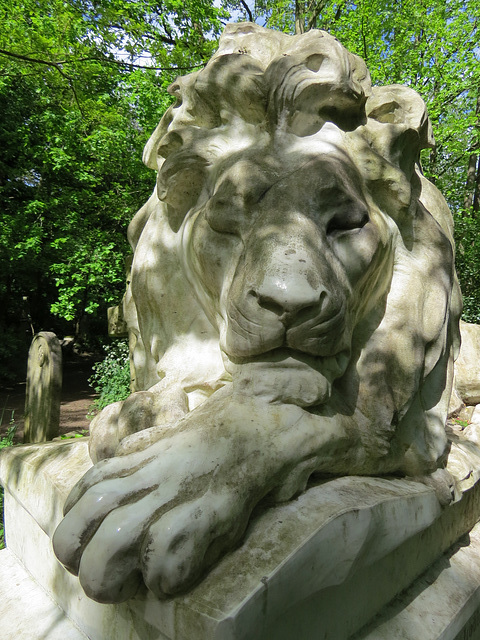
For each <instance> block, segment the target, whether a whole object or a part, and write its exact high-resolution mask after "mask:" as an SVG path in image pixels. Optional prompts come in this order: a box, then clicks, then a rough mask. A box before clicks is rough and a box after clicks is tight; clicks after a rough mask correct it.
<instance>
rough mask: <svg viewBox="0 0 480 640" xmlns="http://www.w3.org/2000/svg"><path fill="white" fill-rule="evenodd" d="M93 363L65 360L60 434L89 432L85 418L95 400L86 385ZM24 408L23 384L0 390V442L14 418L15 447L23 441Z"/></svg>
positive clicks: (86, 359)
mask: <svg viewBox="0 0 480 640" xmlns="http://www.w3.org/2000/svg"><path fill="white" fill-rule="evenodd" d="M93 363H94V360H93V359H92V358H91V357H89V356H79V355H74V356H70V357H68V358H65V359H64V362H63V385H62V403H61V408H60V434H65V433H69V432H71V431H78V432H82V431H84V430H88V426H89V423H90V420H89V419H87V417H86V416H87V413H88V410H89V408H90V405H91V404H92V402H93V401H94V399H95V397H96V396H95V393H94V392H93V389H92V388H91V387H90V386H89V385H88V378H89V377H90V376H91V375H92V365H93ZM24 407H25V382H22V383H18V384H15V385H12V386H11V387H4V386H3V387H0V418H1V424H0V438H1V437H3V436H4V435H5V434H6V431H7V427H8V425H9V423H10V421H11V420H12V418H13V419H14V420H15V424H16V425H17V431H16V434H15V443H19V442H22V441H23V427H24V420H23V412H24Z"/></svg>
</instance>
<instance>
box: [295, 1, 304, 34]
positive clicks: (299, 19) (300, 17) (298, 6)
mask: <svg viewBox="0 0 480 640" xmlns="http://www.w3.org/2000/svg"><path fill="white" fill-rule="evenodd" d="M299 33H305V2H304V1H303V0H295V35H298V34H299Z"/></svg>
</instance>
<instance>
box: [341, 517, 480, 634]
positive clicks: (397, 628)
mask: <svg viewBox="0 0 480 640" xmlns="http://www.w3.org/2000/svg"><path fill="white" fill-rule="evenodd" d="M386 638H401V639H402V640H419V639H420V638H421V640H479V639H480V524H477V525H476V526H475V527H474V528H473V529H472V530H471V531H470V533H469V535H467V536H465V537H464V538H463V539H462V540H460V541H459V543H458V544H456V545H454V547H453V548H452V549H451V550H450V551H449V552H448V553H446V554H445V555H443V556H442V557H441V558H440V559H439V560H438V561H437V562H435V563H434V564H433V565H432V566H431V567H430V568H429V569H428V570H427V571H426V572H425V573H424V574H423V575H422V576H421V577H420V578H419V579H418V580H416V581H415V583H414V584H413V585H412V586H411V587H410V588H409V589H407V590H406V591H405V592H404V593H402V594H401V596H399V597H398V598H396V599H395V600H394V601H393V602H392V603H391V604H390V605H389V606H387V607H386V608H385V609H384V610H383V611H382V613H381V615H379V616H378V617H377V618H376V619H375V620H374V621H372V623H371V624H370V625H369V626H368V627H367V628H366V629H365V630H363V631H362V632H360V633H358V634H357V635H355V637H354V638H352V640H385V639H386Z"/></svg>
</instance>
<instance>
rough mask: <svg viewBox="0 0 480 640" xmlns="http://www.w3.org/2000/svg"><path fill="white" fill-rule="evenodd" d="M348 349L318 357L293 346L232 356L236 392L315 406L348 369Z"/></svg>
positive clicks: (302, 405)
mask: <svg viewBox="0 0 480 640" xmlns="http://www.w3.org/2000/svg"><path fill="white" fill-rule="evenodd" d="M348 359H349V355H348V352H346V351H342V352H340V353H338V354H336V355H335V356H326V357H322V358H320V357H315V356H309V355H307V354H305V353H302V352H300V351H294V350H292V349H274V350H273V351H269V352H267V353H264V354H262V355H260V356H255V357H253V358H251V359H248V358H242V359H241V360H239V359H235V361H233V360H229V364H228V370H229V372H230V373H231V374H232V380H233V387H234V390H235V392H237V393H240V394H242V395H243V394H244V395H248V396H255V397H257V398H262V399H263V400H265V401H266V402H270V403H287V404H295V405H297V406H299V407H312V406H318V405H321V404H324V403H325V402H327V401H328V399H329V398H330V394H331V389H332V383H333V381H334V380H336V379H337V378H339V377H340V376H342V375H343V373H344V372H345V369H346V367H347V364H348Z"/></svg>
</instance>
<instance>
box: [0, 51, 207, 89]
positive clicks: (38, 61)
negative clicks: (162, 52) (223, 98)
mask: <svg viewBox="0 0 480 640" xmlns="http://www.w3.org/2000/svg"><path fill="white" fill-rule="evenodd" d="M0 55H3V56H7V57H10V58H15V59H17V60H23V61H24V62H31V63H33V64H43V65H45V66H47V67H54V68H55V69H56V70H57V71H58V72H59V73H60V74H61V75H62V76H63V77H64V78H65V79H66V80H68V81H71V78H69V77H68V76H67V75H66V73H65V72H64V71H63V70H62V68H61V65H62V64H74V63H75V62H93V61H95V62H99V63H100V64H116V65H119V66H121V67H129V68H135V69H150V70H152V71H189V70H190V69H197V68H198V67H204V66H205V64H206V63H199V64H195V65H191V66H188V67H146V66H145V65H142V64H135V63H133V62H123V61H122V60H113V59H111V58H97V57H95V56H88V57H86V58H77V59H76V60H75V59H74V60H60V61H58V62H54V61H53V60H43V59H42V58H32V57H30V56H25V55H23V54H21V53H14V52H13V51H6V50H5V49H0Z"/></svg>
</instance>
